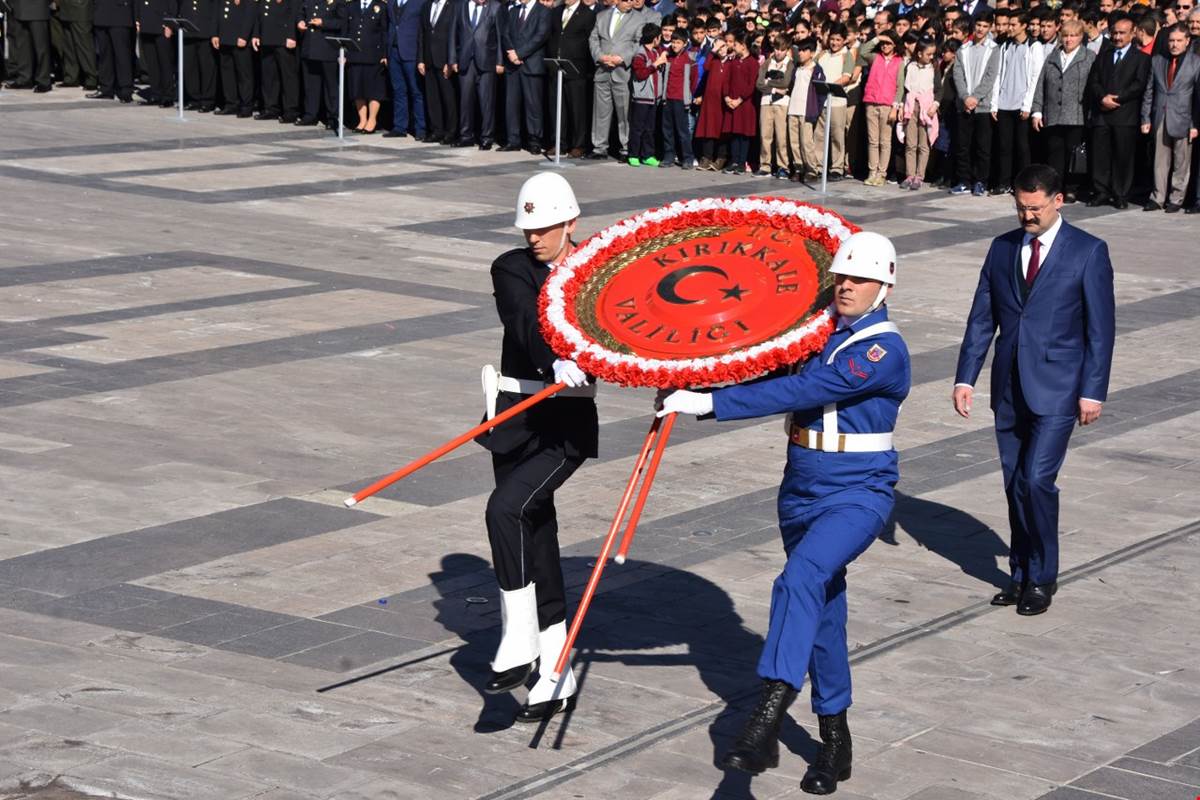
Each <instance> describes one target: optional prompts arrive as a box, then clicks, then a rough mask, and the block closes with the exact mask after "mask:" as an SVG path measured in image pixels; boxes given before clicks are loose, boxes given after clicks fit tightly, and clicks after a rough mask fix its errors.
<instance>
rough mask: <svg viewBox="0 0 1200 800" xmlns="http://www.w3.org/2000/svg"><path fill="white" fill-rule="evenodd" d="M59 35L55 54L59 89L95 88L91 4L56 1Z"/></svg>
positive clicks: (88, 1) (80, 0)
mask: <svg viewBox="0 0 1200 800" xmlns="http://www.w3.org/2000/svg"><path fill="white" fill-rule="evenodd" d="M56 4H57V6H58V11H57V16H58V25H59V29H60V31H61V35H60V38H59V45H58V52H59V58H60V59H61V61H62V83H61V84H59V85H60V86H63V87H68V88H69V87H75V86H82V87H83V88H84V89H87V90H89V91H91V90H93V89H95V88H96V83H97V76H96V46H95V44H94V43H93V41H92V16H93V15H94V14H95V10H94V7H93V3H92V0H56Z"/></svg>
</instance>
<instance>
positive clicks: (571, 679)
mask: <svg viewBox="0 0 1200 800" xmlns="http://www.w3.org/2000/svg"><path fill="white" fill-rule="evenodd" d="M538 642H539V645H540V647H541V649H542V663H541V666H539V667H538V682H537V683H536V684H534V686H533V689H532V690H531V691H530V692H529V699H528V700H527V701H526V702H525V706H526V707H527V708H528V707H530V706H535V705H538V704H539V703H546V702H548V701H550V700H566V699H567V698H568V697H571V696H572V695H574V694H575V673H574V672H572V671H571V662H570V661H567V666H566V668H564V669H563V673H562V675H559V676H558V681H553V680H551V679H550V676H551V675H552V674H553V673H554V665H555V664H556V663H557V662H558V654H559V653H561V652H562V649H563V645H565V644H566V643H567V623H565V622H559V623H558V624H556V625H551V626H550V627H549V628H546V630H544V631H542V632H540V633H539V634H538Z"/></svg>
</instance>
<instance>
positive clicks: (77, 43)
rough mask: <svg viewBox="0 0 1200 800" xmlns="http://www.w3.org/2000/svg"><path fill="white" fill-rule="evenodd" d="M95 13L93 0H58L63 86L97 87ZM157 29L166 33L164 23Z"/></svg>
mask: <svg viewBox="0 0 1200 800" xmlns="http://www.w3.org/2000/svg"><path fill="white" fill-rule="evenodd" d="M94 15H95V9H94V6H93V3H92V0H58V23H59V26H60V27H61V28H62V42H61V46H60V51H59V58H60V59H61V60H62V79H63V80H62V84H61V85H62V86H63V87H74V86H82V87H83V88H84V89H87V90H88V91H92V90H94V89H95V88H96V83H97V81H98V78H97V75H96V44H95V42H94V41H93V39H92V17H93V16H94ZM157 33H158V35H160V36H161V35H162V30H161V26H160V29H159V30H158V31H157Z"/></svg>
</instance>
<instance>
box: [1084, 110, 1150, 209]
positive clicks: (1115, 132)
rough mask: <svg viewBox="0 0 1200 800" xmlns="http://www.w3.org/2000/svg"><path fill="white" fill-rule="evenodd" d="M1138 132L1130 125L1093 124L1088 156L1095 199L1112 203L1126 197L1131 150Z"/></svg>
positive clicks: (1129, 179)
mask: <svg viewBox="0 0 1200 800" xmlns="http://www.w3.org/2000/svg"><path fill="white" fill-rule="evenodd" d="M1137 141H1138V129H1137V128H1136V127H1134V126H1133V125H1122V126H1112V125H1097V126H1096V127H1094V128H1092V146H1091V151H1090V152H1089V154H1088V160H1089V161H1090V166H1091V171H1092V188H1093V189H1094V190H1095V192H1096V195H1097V196H1099V197H1109V198H1112V199H1113V200H1125V199H1127V198H1128V195H1129V189H1130V188H1131V187H1132V186H1133V164H1134V161H1135V157H1134V148H1135V147H1136V146H1137Z"/></svg>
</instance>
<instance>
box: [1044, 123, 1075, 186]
mask: <svg viewBox="0 0 1200 800" xmlns="http://www.w3.org/2000/svg"><path fill="white" fill-rule="evenodd" d="M1042 131H1043V133H1044V134H1045V138H1046V163H1047V164H1049V165H1050V166H1052V167H1054V169H1056V170H1057V171H1058V174H1059V175H1062V176H1063V187H1064V188H1065V189H1066V190H1067V191H1071V192H1074V191H1076V190H1077V189H1078V188H1079V176H1078V175H1072V174H1071V154H1072V153H1074V152H1075V148H1077V147H1079V145H1080V143H1081V142H1083V126H1082V125H1052V126H1050V127H1049V128H1043V129H1042Z"/></svg>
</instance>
